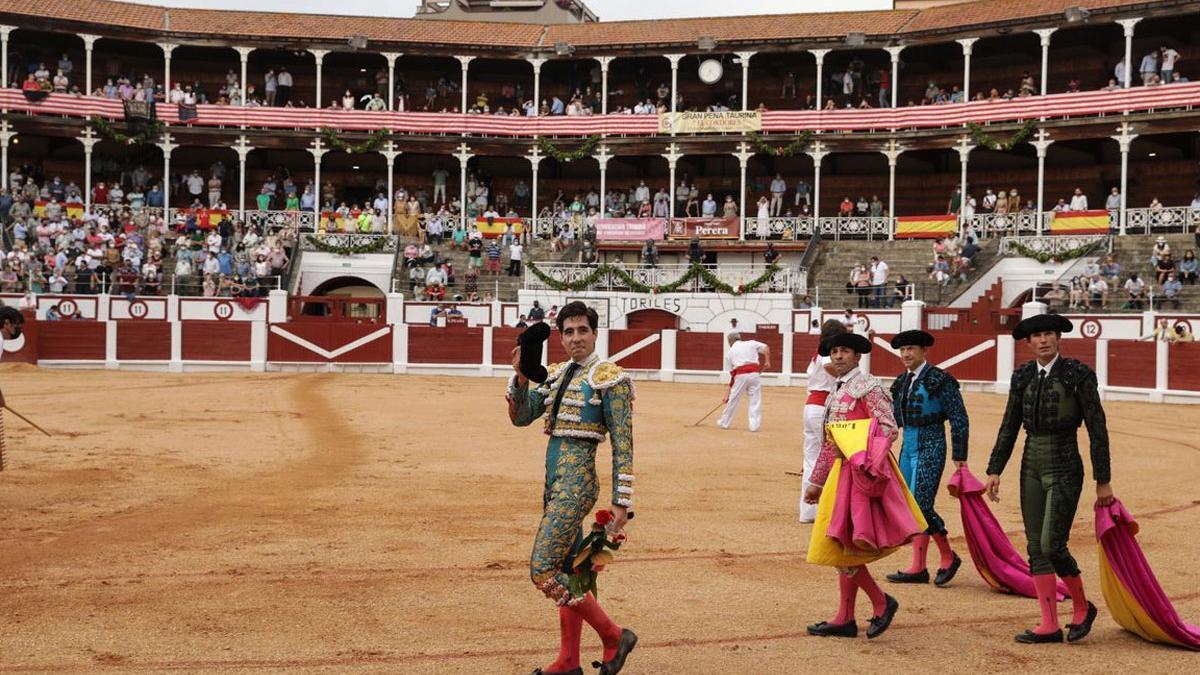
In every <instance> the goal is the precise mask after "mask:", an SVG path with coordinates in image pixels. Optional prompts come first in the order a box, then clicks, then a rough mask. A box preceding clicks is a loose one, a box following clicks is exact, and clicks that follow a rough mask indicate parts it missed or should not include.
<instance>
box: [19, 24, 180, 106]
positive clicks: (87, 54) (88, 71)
mask: <svg viewBox="0 0 1200 675" xmlns="http://www.w3.org/2000/svg"><path fill="white" fill-rule="evenodd" d="M79 37H80V39H82V40H83V64H84V65H83V87H84V89H83V94H84V96H88V95H90V94H91V93H92V47H93V46H94V45H95V44H96V40H99V39H100V36H99V35H89V34H87V33H79ZM5 72H6V73H7V72H8V71H5ZM5 77H7V75H5ZM164 91H165V90H164Z"/></svg>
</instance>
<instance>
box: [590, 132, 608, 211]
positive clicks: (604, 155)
mask: <svg viewBox="0 0 1200 675" xmlns="http://www.w3.org/2000/svg"><path fill="white" fill-rule="evenodd" d="M592 157H593V158H595V160H596V161H597V162H598V163H599V164H600V217H601V218H604V217H605V214H604V209H605V203H604V202H605V200H604V191H605V189H606V187H607V178H608V160H610V159H612V158H613V155H612V153H611V152H609V151H608V148H607V147H606V146H603V145H601V146H600V147H599V148H598V150H597V152H596V154H594V155H592Z"/></svg>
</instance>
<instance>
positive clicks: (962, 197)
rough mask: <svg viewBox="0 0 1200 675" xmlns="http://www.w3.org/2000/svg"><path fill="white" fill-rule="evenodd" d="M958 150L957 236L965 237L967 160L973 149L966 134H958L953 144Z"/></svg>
mask: <svg viewBox="0 0 1200 675" xmlns="http://www.w3.org/2000/svg"><path fill="white" fill-rule="evenodd" d="M954 149H955V150H957V151H958V165H959V178H958V185H959V193H958V236H959V237H965V235H966V231H967V219H966V218H965V217H964V216H963V214H964V213H966V206H967V160H969V159H970V157H971V151H972V150H974V149H975V146H974V145H971V139H969V138H967V137H966V136H960V137H959V139H958V145H957V146H955V148H954Z"/></svg>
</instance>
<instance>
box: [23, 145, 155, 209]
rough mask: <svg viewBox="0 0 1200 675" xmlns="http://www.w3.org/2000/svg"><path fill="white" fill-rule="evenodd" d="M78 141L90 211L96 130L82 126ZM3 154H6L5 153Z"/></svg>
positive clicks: (85, 204) (84, 202)
mask: <svg viewBox="0 0 1200 675" xmlns="http://www.w3.org/2000/svg"><path fill="white" fill-rule="evenodd" d="M79 142H80V143H83V208H84V211H90V210H91V208H92V148H94V147H95V146H96V144H97V143H99V142H100V139H99V138H97V137H96V132H94V131H92V128H91V127H84V128H83V133H82V134H80V135H79ZM5 145H7V144H5ZM5 154H6V156H7V153H5ZM6 168H7V167H6ZM4 175H5V180H8V178H7V177H8V172H7V171H5V172H4ZM164 185H165V183H164Z"/></svg>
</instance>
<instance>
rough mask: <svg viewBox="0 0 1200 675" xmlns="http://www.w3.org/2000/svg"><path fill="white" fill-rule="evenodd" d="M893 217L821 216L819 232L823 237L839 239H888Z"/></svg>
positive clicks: (818, 223)
mask: <svg viewBox="0 0 1200 675" xmlns="http://www.w3.org/2000/svg"><path fill="white" fill-rule="evenodd" d="M892 222H893V219H892V218H888V217H884V216H846V217H843V216H838V217H835V218H820V219H818V221H817V232H818V233H820V235H821V236H822V237H828V238H831V239H833V240H835V241H836V240H839V239H887V238H888V236H889V235H890V234H891V233H892V227H893V225H892Z"/></svg>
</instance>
